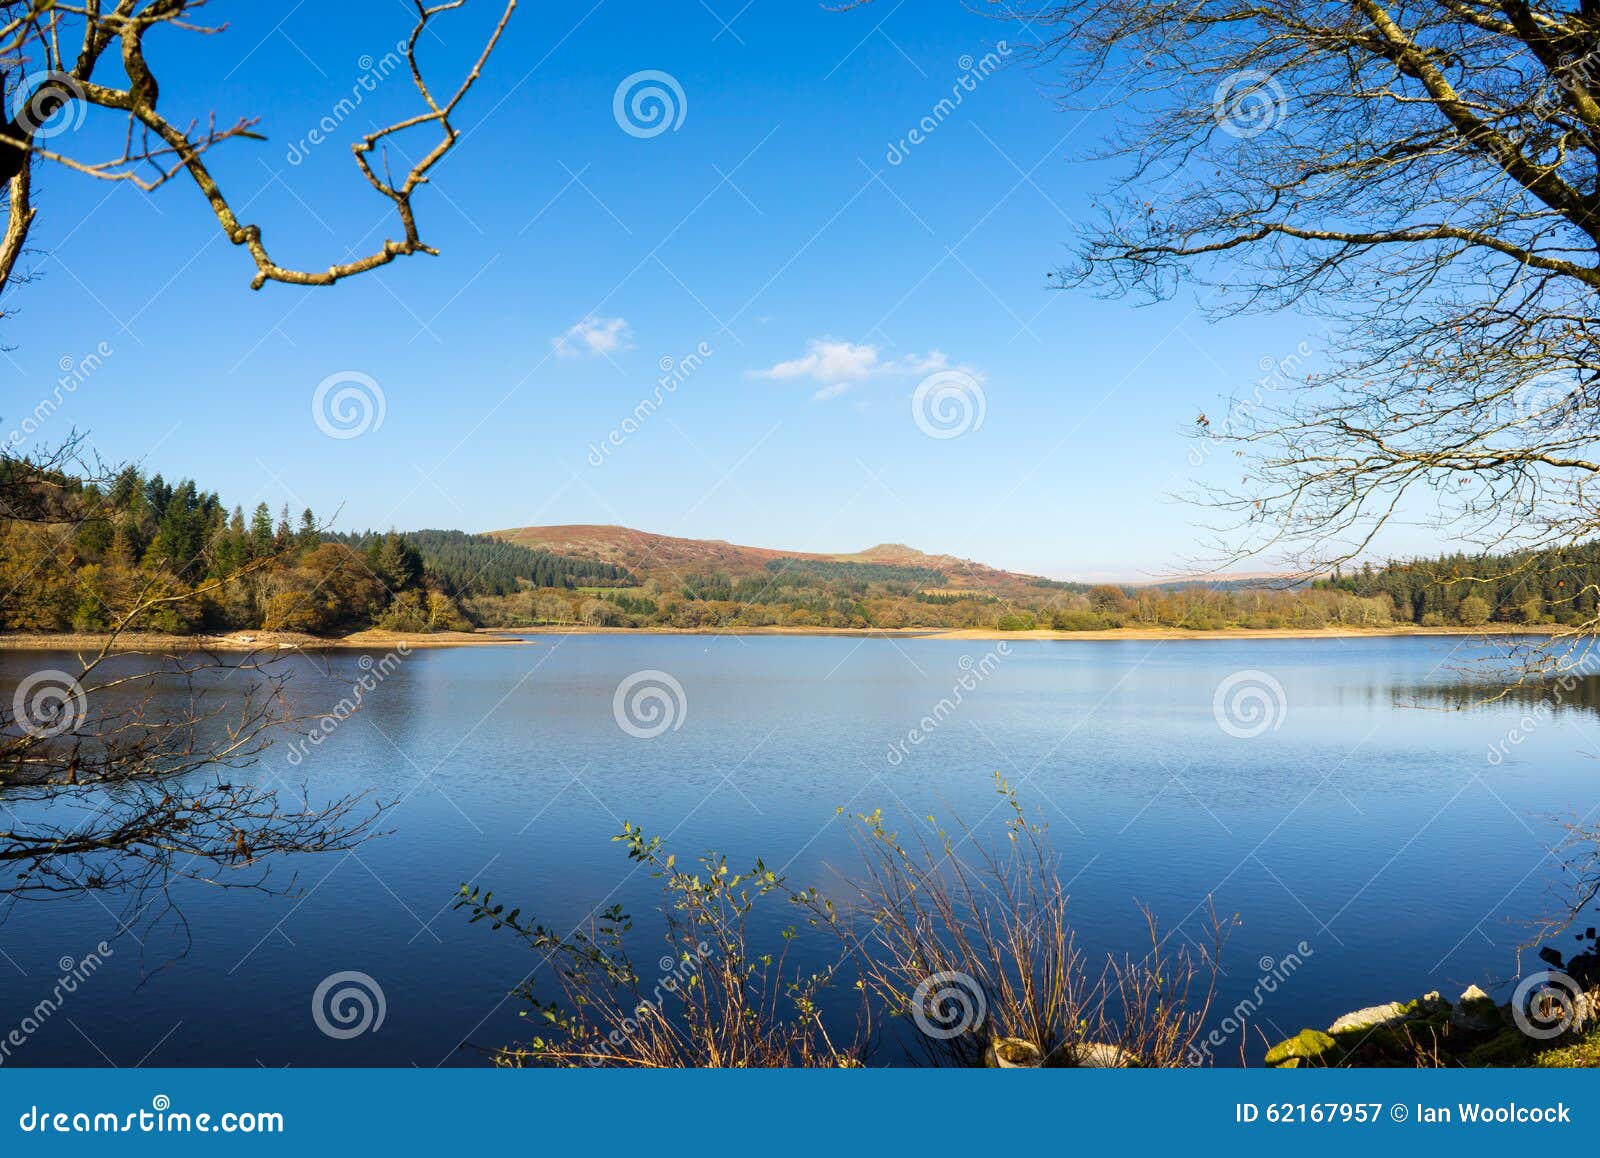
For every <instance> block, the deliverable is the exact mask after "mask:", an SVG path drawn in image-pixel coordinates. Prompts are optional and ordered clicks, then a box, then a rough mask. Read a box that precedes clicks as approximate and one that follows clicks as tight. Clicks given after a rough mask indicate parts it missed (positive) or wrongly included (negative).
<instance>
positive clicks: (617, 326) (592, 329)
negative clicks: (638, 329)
mask: <svg viewBox="0 0 1600 1158" xmlns="http://www.w3.org/2000/svg"><path fill="white" fill-rule="evenodd" d="M550 344H551V345H552V346H554V347H555V350H556V355H557V356H558V357H562V358H578V357H582V356H583V355H584V354H588V355H589V356H590V357H591V358H598V357H600V356H601V355H603V354H610V353H614V352H615V351H617V350H626V349H629V348H630V347H631V346H632V345H633V330H632V329H631V328H629V326H628V322H627V319H625V318H602V317H597V316H595V315H594V314H590V315H589V316H588V317H586V318H584V319H583V321H581V322H579V323H578V324H577V325H575V326H573V327H572V328H571V329H570V330H568V331H567V332H566V333H564V334H562V335H561V336H560V337H559V338H551V339H550Z"/></svg>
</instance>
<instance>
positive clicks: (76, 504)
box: [0, 461, 627, 636]
mask: <svg viewBox="0 0 1600 1158" xmlns="http://www.w3.org/2000/svg"><path fill="white" fill-rule="evenodd" d="M4 469H5V470H6V471H7V472H8V473H9V475H10V476H11V477H9V478H8V479H7V480H6V481H7V483H8V485H7V487H6V488H5V489H6V491H7V493H8V494H23V495H27V496H28V498H27V499H26V500H24V505H26V506H27V507H28V510H26V511H17V510H12V511H6V512H0V515H6V516H10V517H0V584H3V586H0V591H3V592H4V595H3V598H0V629H3V630H7V631H30V632H64V631H77V632H106V631H113V630H128V631H148V632H162V633H168V634H177V635H190V634H196V633H202V632H225V631H239V630H266V631H280V632H301V633H306V634H310V635H317V636H326V635H334V634H338V633H342V632H348V631H354V630H360V629H362V628H367V627H380V628H385V629H389V630H395V631H419V632H422V631H440V630H455V629H461V628H468V627H471V626H472V625H473V621H472V619H471V618H470V617H469V616H468V615H467V614H465V613H464V612H463V610H462V605H461V604H462V600H463V599H466V598H470V597H472V596H479V595H482V596H493V595H503V594H506V593H508V592H510V591H514V590H517V589H519V588H520V587H524V586H542V587H548V588H551V589H562V588H571V587H574V586H576V585H577V584H579V583H586V584H606V583H617V582H624V581H626V578H627V576H626V573H625V572H623V571H621V570H620V569H619V568H617V567H614V566H612V565H610V564H606V563H599V562H595V561H593V560H588V559H569V558H564V557H561V556H557V555H552V554H549V553H547V552H543V551H534V550H529V549H528V548H525V547H518V546H514V545H511V544H507V543H500V542H496V541H494V540H492V539H488V538H486V537H484V536H480V535H468V534H464V533H462V532H460V531H414V532H409V533H407V534H403V535H402V534H399V533H397V532H395V531H388V532H381V533H380V532H373V531H367V532H361V533H358V534H349V533H344V534H336V533H331V532H329V531H327V530H325V529H324V528H323V527H322V526H321V525H320V524H319V522H318V520H317V518H316V516H315V514H314V513H313V512H312V511H311V510H309V509H307V510H304V511H302V512H301V513H300V515H299V517H298V518H296V519H291V516H290V512H289V510H288V508H287V507H284V508H283V509H281V510H280V511H279V513H278V514H277V515H276V516H274V515H273V513H272V511H271V509H270V508H269V507H268V506H267V505H266V504H265V503H261V504H258V505H257V506H256V507H255V509H254V510H253V511H252V512H251V513H250V514H249V515H248V516H247V515H246V513H245V512H244V510H243V509H242V508H240V507H237V506H235V507H233V508H232V509H231V510H230V509H229V508H228V507H227V506H226V505H225V504H224V503H223V501H222V499H221V498H220V497H219V496H218V495H217V494H216V493H215V492H211V491H206V490H203V489H201V487H200V486H199V485H198V484H197V483H195V482H194V481H193V480H189V479H184V480H181V481H178V482H176V483H170V482H168V481H166V480H165V479H164V478H163V477H162V476H161V475H160V474H155V475H151V476H146V475H145V474H143V473H142V472H141V471H139V470H138V469H137V468H134V467H128V468H125V469H123V470H121V471H119V472H117V473H116V474H114V475H112V476H111V477H109V478H107V479H105V480H102V481H85V480H83V479H80V478H75V477H72V476H70V475H67V474H63V473H60V472H56V471H48V470H39V469H37V468H35V467H32V466H30V465H29V464H26V463H21V462H15V461H13V462H7V463H6V464H4ZM19 476H20V477H19Z"/></svg>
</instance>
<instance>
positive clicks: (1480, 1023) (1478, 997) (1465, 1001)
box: [1450, 985, 1505, 1036]
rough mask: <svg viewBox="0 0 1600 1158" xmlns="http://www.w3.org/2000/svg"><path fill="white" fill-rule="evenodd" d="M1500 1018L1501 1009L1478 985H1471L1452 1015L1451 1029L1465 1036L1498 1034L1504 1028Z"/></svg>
mask: <svg viewBox="0 0 1600 1158" xmlns="http://www.w3.org/2000/svg"><path fill="white" fill-rule="evenodd" d="M1504 1024H1505V1023H1504V1021H1503V1020H1502V1018H1501V1016H1500V1007H1499V1006H1498V1005H1496V1004H1495V1003H1494V998H1492V997H1490V996H1489V995H1488V994H1487V993H1485V992H1484V991H1483V990H1481V989H1479V988H1478V987H1477V986H1476V985H1469V986H1468V987H1467V991H1466V992H1465V993H1463V994H1462V995H1461V999H1460V1000H1459V1001H1457V1002H1456V1007H1455V1009H1454V1010H1453V1011H1452V1012H1451V1014H1450V1027H1451V1028H1452V1029H1454V1030H1456V1031H1457V1032H1460V1033H1464V1034H1469V1035H1470V1034H1477V1035H1480V1036H1481V1035H1486V1034H1493V1033H1498V1032H1499V1031H1500V1030H1501V1029H1502V1028H1503V1026H1504Z"/></svg>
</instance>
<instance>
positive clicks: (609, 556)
mask: <svg viewBox="0 0 1600 1158" xmlns="http://www.w3.org/2000/svg"><path fill="white" fill-rule="evenodd" d="M489 534H490V536H491V537H492V538H496V539H502V540H504V541H506V542H508V543H515V544H517V545H518V546H522V547H527V548H530V549H532V550H535V551H548V552H550V553H552V554H556V555H569V556H570V555H576V556H579V557H583V558H589V559H596V560H599V561H601V562H604V563H610V564H613V565H615V566H618V567H622V568H625V569H627V570H628V571H630V572H632V573H634V574H635V575H637V576H644V575H648V574H650V573H652V572H670V573H673V574H676V575H685V574H690V573H695V574H706V573H712V572H721V573H724V574H727V575H728V576H730V577H732V578H739V577H741V576H746V575H755V574H758V573H761V572H764V571H769V570H771V569H772V568H773V566H774V565H776V566H777V567H779V568H782V567H783V566H785V563H786V562H788V563H790V564H792V563H793V562H795V561H801V562H805V563H811V564H858V565H866V566H868V567H885V568H894V569H897V570H900V571H906V572H918V571H919V572H924V573H927V574H928V575H929V578H930V579H932V580H934V581H935V582H936V583H937V585H938V586H940V587H945V588H948V589H951V590H984V591H988V592H991V593H994V592H997V591H1008V590H1017V589H1020V588H1036V587H1039V586H1043V585H1045V584H1050V583H1051V581H1050V580H1047V579H1041V578H1039V577H1038V576H1036V575H1024V574H1021V573H1018V572H1015V571H1002V570H999V569H997V568H994V567H988V566H985V565H984V564H982V563H977V562H974V561H973V560H971V559H961V558H958V557H956V556H954V555H930V554H928V553H926V552H924V551H919V550H917V549H916V548H914V547H908V546H906V545H905V544H903V543H880V544H878V545H877V546H876V547H869V548H867V549H866V550H864V551H848V552H840V553H830V552H816V551H784V550H779V549H777V548H773V547H747V546H742V545H740V544H738V543H728V542H725V541H723V540H721V539H680V538H677V537H675V536H672V535H657V534H652V533H651V532H649V531H636V530H634V529H633V528H631V527H617V526H601V525H594V524H576V525H567V526H557V527H514V528H510V529H508V530H503V531H491V532H489Z"/></svg>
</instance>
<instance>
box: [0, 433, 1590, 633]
mask: <svg viewBox="0 0 1600 1158" xmlns="http://www.w3.org/2000/svg"><path fill="white" fill-rule="evenodd" d="M8 469H12V470H23V469H26V467H25V466H23V465H16V464H13V465H12V466H10V467H8ZM27 482H28V488H25V489H27V490H29V491H30V493H31V494H32V495H33V499H32V504H33V506H34V507H35V510H34V511H32V512H31V517H27V518H20V517H11V518H5V519H0V583H3V584H4V587H3V590H4V592H5V594H4V598H3V600H0V629H3V630H8V631H31V632H64V631H77V632H105V631H112V630H133V631H154V632H164V633H171V634H179V635H188V634H196V633H210V632H226V631H239V630H266V631H279V632H299V633H305V634H309V635H315V636H329V635H336V634H340V633H345V632H350V631H356V630H361V629H363V628H369V627H378V628H384V629H388V630H394V631H411V632H427V631H442V630H461V629H467V628H473V627H490V628H517V627H540V626H589V627H610V628H642V627H665V628H679V629H721V628H732V629H740V628H757V627H793V628H833V629H861V628H882V629H896V628H929V629H941V628H942V629H950V628H987V629H998V630H1003V631H1028V630H1034V629H1039V628H1050V629H1054V630H1057V631H1105V630H1115V629H1118V628H1123V627H1168V628H1189V629H1195V630H1220V629H1227V628H1235V629H1237V628H1245V629H1272V628H1297V629H1315V628H1322V627H1369V628H1373V627H1391V626H1405V625H1415V626H1418V627H1462V628H1472V627H1480V626H1483V625H1485V624H1489V623H1504V624H1512V625H1527V626H1535V625H1541V624H1549V623H1566V624H1571V623H1580V622H1583V621H1585V619H1586V618H1587V617H1589V616H1590V615H1592V614H1593V612H1594V611H1595V609H1596V603H1597V599H1596V592H1597V591H1600V545H1597V544H1589V545H1585V546H1581V547H1576V548H1573V549H1570V550H1567V551H1562V552H1557V553H1554V554H1508V555H1499V556H1496V555H1473V556H1468V555H1449V556H1442V557H1439V558H1435V559H1415V560H1409V561H1393V562H1390V563H1387V564H1385V565H1383V566H1378V567H1374V566H1372V565H1371V564H1368V565H1364V566H1361V567H1360V568H1358V569H1355V570H1349V571H1346V570H1336V571H1334V572H1333V573H1332V574H1330V575H1328V576H1326V577H1323V578H1319V579H1316V580H1312V581H1304V580H1284V581H1278V582H1273V581H1268V580H1257V581H1248V582H1247V581H1240V580H1231V581H1225V582H1218V583H1216V584H1211V585H1208V584H1204V583H1195V582H1188V583H1174V584H1147V585H1115V584H1099V585H1087V584H1082V583H1070V582H1063V581H1059V580H1051V579H1025V580H1022V581H1020V582H1019V581H1015V578H1014V577H1013V579H1012V580H1011V581H1008V582H1006V583H1005V584H1003V585H999V586H994V587H992V588H990V587H985V586H983V585H982V584H974V583H973V581H972V580H971V579H970V577H962V576H952V575H948V574H945V573H943V572H941V571H939V570H937V569H935V568H931V567H918V566H906V565H899V564H890V563H867V562H844V561H841V562H829V561H821V560H816V559H799V558H778V559H773V560H771V561H770V562H768V563H767V564H766V566H765V569H764V570H763V571H761V572H757V573H752V574H740V575H730V574H727V573H724V572H709V573H689V574H675V573H673V572H671V571H669V570H667V569H664V568H655V569H641V571H640V573H639V574H633V573H630V572H629V571H628V570H626V569H625V568H623V567H621V566H618V565H616V564H614V563H608V562H604V561H601V560H598V559H593V558H588V557H584V556H576V555H560V554H555V553H552V552H550V551H545V550H537V549H531V548H528V547H524V546H520V545H517V544H514V543H509V542H505V541H503V540H499V539H494V538H490V537H488V536H485V535H474V534H468V533H466V532H463V531H456V530H420V531H409V532H405V533H400V532H397V531H394V530H389V531H381V532H380V531H370V530H369V531H361V532H334V531H331V530H329V529H327V528H325V527H323V526H322V525H321V524H320V523H319V521H318V519H317V517H316V515H315V514H314V513H313V512H312V511H311V510H309V509H308V510H304V511H302V512H300V514H299V516H298V517H291V514H290V512H289V510H288V508H287V507H284V508H282V509H280V511H279V512H278V513H277V514H276V515H274V514H273V512H272V511H271V510H270V508H269V507H268V506H267V505H266V504H265V503H261V504H258V505H257V506H256V507H255V508H254V510H253V511H251V512H250V513H249V514H248V515H247V514H246V512H245V511H244V510H243V508H241V507H238V506H235V507H233V508H231V509H230V508H229V507H228V506H227V505H226V504H224V502H223V501H222V499H221V498H220V497H219V496H218V495H217V494H216V493H215V492H211V491H207V490H203V489H201V487H200V486H199V485H198V484H197V483H196V482H194V481H193V480H190V479H183V480H180V481H178V482H176V483H171V482H168V481H166V480H165V479H164V478H163V477H162V476H161V475H160V474H155V475H150V476H146V475H145V474H143V473H142V472H141V471H140V470H138V469H137V468H133V467H129V468H126V469H123V470H121V471H119V472H117V473H115V474H114V475H111V476H110V477H108V478H106V479H104V480H100V481H86V480H83V479H79V478H74V477H71V476H69V475H66V474H62V473H60V472H49V471H38V472H37V475H36V477H31V478H29V479H28V480H27ZM12 489H13V490H14V489H15V488H14V487H13V488H12ZM12 513H13V514H15V512H12ZM963 583H965V584H967V585H966V586H962V585H961V584H963Z"/></svg>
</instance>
